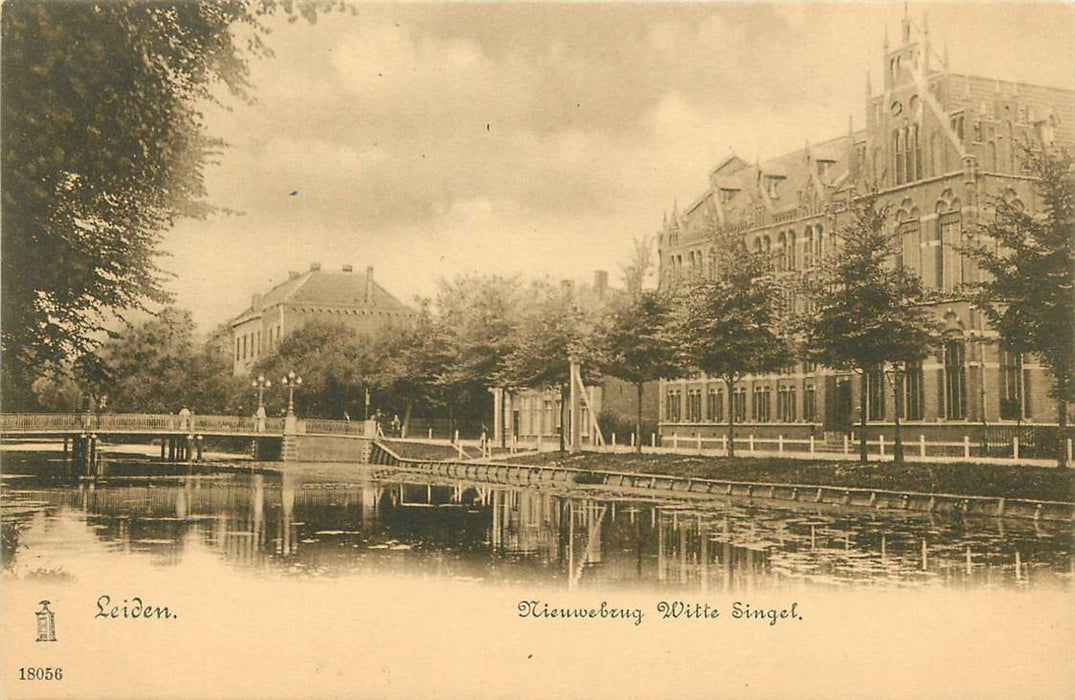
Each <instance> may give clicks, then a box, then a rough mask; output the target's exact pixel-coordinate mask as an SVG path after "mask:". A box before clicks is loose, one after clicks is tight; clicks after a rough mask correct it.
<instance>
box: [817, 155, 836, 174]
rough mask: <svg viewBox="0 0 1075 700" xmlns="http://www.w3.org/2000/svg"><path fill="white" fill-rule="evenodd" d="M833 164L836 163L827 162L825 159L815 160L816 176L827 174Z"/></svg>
mask: <svg viewBox="0 0 1075 700" xmlns="http://www.w3.org/2000/svg"><path fill="white" fill-rule="evenodd" d="M835 164H836V161H834V160H828V159H825V158H818V159H817V173H818V175H824V174H825V173H826V172H828V170H829V168H831V167H832V166H833V165H835Z"/></svg>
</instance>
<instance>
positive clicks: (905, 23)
mask: <svg viewBox="0 0 1075 700" xmlns="http://www.w3.org/2000/svg"><path fill="white" fill-rule="evenodd" d="M900 24H901V26H902V28H903V44H904V46H906V45H907V44H909V43H911V15H910V13H909V12H908V10H907V2H906V0H905V2H904V3H903V20H901V22H900Z"/></svg>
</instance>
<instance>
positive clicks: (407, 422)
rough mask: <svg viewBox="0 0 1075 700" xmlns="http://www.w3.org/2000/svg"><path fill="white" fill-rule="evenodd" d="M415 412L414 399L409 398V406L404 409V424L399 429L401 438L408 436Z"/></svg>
mask: <svg viewBox="0 0 1075 700" xmlns="http://www.w3.org/2000/svg"><path fill="white" fill-rule="evenodd" d="M413 413H414V400H413V399H408V400H407V406H406V408H405V409H403V426H402V427H401V428H400V429H399V436H400V437H401V438H405V437H407V433H408V432H409V431H410V428H411V414H413Z"/></svg>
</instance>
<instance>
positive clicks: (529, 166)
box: [162, 3, 1075, 329]
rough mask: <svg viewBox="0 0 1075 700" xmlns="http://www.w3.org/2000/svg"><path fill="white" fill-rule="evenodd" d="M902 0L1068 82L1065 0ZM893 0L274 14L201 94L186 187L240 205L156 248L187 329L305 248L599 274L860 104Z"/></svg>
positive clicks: (450, 265) (426, 271)
mask: <svg viewBox="0 0 1075 700" xmlns="http://www.w3.org/2000/svg"><path fill="white" fill-rule="evenodd" d="M924 11H928V15H929V27H930V32H931V36H932V38H933V40H934V42H935V43H936V44H937V45H938V49H939V50H940V47H941V46H943V44H945V43H947V45H948V51H949V55H950V60H951V65H952V70H953V71H954V72H965V73H974V74H980V75H987V76H991V77H997V78H1001V79H1008V80H1019V81H1028V82H1037V83H1042V84H1047V85H1054V86H1061V87H1068V88H1070V87H1072V64H1073V61H1075V51H1073V39H1072V37H1073V36H1075V32H1073V28H1075V27H1073V13H1072V10H1071V8H1070V6H1068V5H1065V4H1054V5H1046V6H1042V5H1029V6H1028V5H1026V4H1021V5H1016V4H993V5H966V4H947V5H916V4H913V3H912V5H911V7H910V12H911V15H912V17H913V18H915V20H916V21H918V22H921V17H922V14H923V12H924ZM902 13H903V5H902V3H900V4H891V5H889V4H878V3H870V4H849V3H848V4H838V5H817V4H798V3H794V4H793V3H784V4H776V5H772V4H761V3H747V4H732V3H720V4H707V5H703V4H690V5H672V4H654V5H618V4H600V5H597V4H572V5H567V4H558V5H532V4H528V5H501V4H464V5H447V6H446V5H406V6H377V5H373V6H370V5H359V6H356V8H355V12H354V13H353V14H348V13H337V14H333V15H328V16H324V17H321V18H320V19H319V20H318V21H317V22H316V23H315V24H313V25H310V24H308V23H306V22H305V21H301V20H300V21H297V22H294V23H287V22H284V21H280V22H276V23H274V24H273V33H272V35H271V36H270V37H269V43H270V45H271V46H272V48H273V50H274V51H275V57H274V58H271V59H264V60H259V61H257V62H256V63H254V64H253V65H252V71H251V72H252V75H251V77H252V81H253V83H254V85H255V86H256V89H255V97H256V100H257V101H256V103H255V104H252V105H246V104H243V103H239V102H234V101H233V102H230V103H229V107H230V110H227V111H225V110H219V109H213V110H211V111H210V112H209V113H208V122H209V124H210V126H211V131H212V132H213V133H214V134H215V135H217V136H220V137H222V138H224V139H225V140H226V141H227V142H228V143H229V144H230V147H229V148H228V149H227V151H226V152H225V153H224V154H223V155H222V157H221V158H220V162H219V164H218V165H216V166H213V167H211V168H210V170H209V172H208V173H207V180H208V182H207V184H208V188H209V198H210V200H211V201H212V203H214V204H216V205H219V206H222V207H227V208H229V209H233V210H236V211H238V212H241V215H234V216H223V215H221V216H215V217H212V218H210V219H209V220H206V221H186V222H183V223H181V224H180V225H179V226H177V227H176V229H175V230H173V231H171V232H169V233H168V234H167V236H166V238H165V245H164V247H165V249H166V250H167V251H168V253H169V254H170V255H169V257H167V258H165V259H164V260H163V261H162V265H163V267H165V268H166V269H168V270H170V271H171V272H173V273H175V274H176V275H177V278H176V279H175V280H174V281H173V282H172V283H171V288H172V289H173V291H175V292H176V294H177V303H178V304H179V305H180V306H183V307H186V308H189V309H192V310H193V311H194V314H195V318H196V319H197V320H198V321H199V323H200V324H201V325H202V327H203V329H208V328H210V327H212V325H214V324H216V323H219V322H221V321H224V320H227V319H228V318H230V317H231V316H234V315H235V314H237V313H238V312H239V311H240V310H241V309H242V308H243V307H244V306H245V305H246V304H248V303H249V299H250V295H251V294H252V293H253V292H258V291H264V290H265V289H267V288H268V287H269V286H270V285H271V284H274V283H276V282H278V281H280V280H282V279H286V277H287V272H288V270H289V269H294V270H303V269H306V267H307V266H308V265H309V263H310V262H313V261H317V262H320V263H322V265H323V267H324V268H326V269H330V268H336V269H338V268H339V266H340V265H342V264H347V263H350V264H353V265H354V266H355V269H356V270H363V269H364V268H365V266H366V265H373V266H374V267H375V268H376V276H377V278H378V279H379V281H380V282H381V283H382V284H384V285H385V286H386V287H387V288H388V289H389V290H390V291H391V292H393V293H394V294H396V296H398V297H399V298H401V299H403V300H404V301H410V300H411V299H413V297H414V296H415V295H429V294H431V293H433V292H434V291H435V284H436V280H437V278H439V277H452V276H455V275H456V274H460V273H465V272H470V271H478V272H500V273H514V272H519V273H523V274H525V275H550V276H552V277H554V278H563V277H572V278H576V279H588V278H589V277H590V276H591V275H592V273H593V270H596V269H607V270H610V271H611V273H612V276H613V279H615V278H616V277H617V275H618V270H619V266H620V264H621V263H622V262H623V261H624V259H625V258H626V256H627V255H628V251H629V249H630V245H631V240H632V238H633V237H636V236H645V235H652V234H653V233H654V232H655V231H656V229H657V227H658V226H659V224H660V222H661V217H662V214H663V212H664V211H666V210H669V209H670V208H671V206H672V203H673V200H675V199H677V198H678V200H679V202H680V203H681V204H682V203H685V202H688V201H690V200H691V199H693V198H694V197H695V196H697V195H698V194H700V193H701V192H702V190H703V188H704V187H705V183H706V177H707V172H708V170H709V169H710V168H711V167H712V166H713V165H715V164H716V162H717V161H718V160H720V159H721V158H722V157H723V156H725V155H726V154H728V153H729V152H731V151H732V150H734V151H735V153H737V154H738V155H740V156H743V157H745V158H747V159H754V158H756V157H761V158H763V159H764V158H766V157H768V156H772V155H777V154H779V153H781V152H784V151H787V150H791V149H795V148H799V147H801V146H802V145H803V143H804V141H805V140H806V139H810V140H814V141H818V140H822V139H824V138H828V137H831V136H836V135H839V134H841V133H844V132H845V130H846V128H847V120H848V117H849V116H851V117H853V119H854V121H855V124H856V125H861V124H862V122H863V112H864V99H865V83H866V73H867V71H869V72H870V73H871V74H872V76H873V79H874V85H875V86H877V85H879V83H880V66H881V57H880V52H881V44H882V37H883V34H884V29H885V26H886V24H887V26H888V29H889V33H890V36H891V37H892V38H893V40H897V39H898V36H899V21H900V17H901V15H902ZM1067 126H1068V128H1070V125H1067ZM292 193H296V194H292Z"/></svg>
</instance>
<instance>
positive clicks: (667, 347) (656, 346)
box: [594, 287, 682, 450]
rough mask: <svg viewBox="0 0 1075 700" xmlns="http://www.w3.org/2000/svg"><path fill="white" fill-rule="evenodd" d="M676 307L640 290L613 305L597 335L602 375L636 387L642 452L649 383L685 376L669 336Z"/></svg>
mask: <svg viewBox="0 0 1075 700" xmlns="http://www.w3.org/2000/svg"><path fill="white" fill-rule="evenodd" d="M672 318H673V307H672V304H671V300H670V299H669V298H668V297H667V295H665V294H662V293H659V292H656V291H651V290H642V289H641V288H640V287H639V288H637V293H636V294H633V295H632V294H628V295H627V296H625V297H623V298H622V299H620V300H618V301H617V302H615V303H613V304H612V305H611V307H610V309H609V312H608V314H607V315H605V316H604V317H603V319H602V321H601V322H600V323H599V324H598V326H597V328H596V331H595V338H594V346H595V349H596V352H597V355H598V357H599V358H600V360H599V362H600V367H601V371H602V372H604V373H605V374H608V375H611V376H613V377H616V378H618V379H622V380H623V381H625V382H630V383H631V384H633V385H634V386H635V390H636V393H637V397H636V398H637V400H638V406H637V411H636V415H635V435H636V436H637V441H636V443H635V446H636V448H637V449H638V450H641V449H642V397H643V391H644V389H643V387H644V386H645V384H646V383H647V382H653V381H657V380H658V379H670V378H672V377H676V376H679V375H680V374H681V373H682V368H681V365H680V363H679V362H678V361H677V360H678V357H677V354H676V353H675V352H674V351H673V350H672V348H673V347H674V340H673V337H672V334H671V333H670V332H669V326H670V324H671V322H672Z"/></svg>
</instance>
